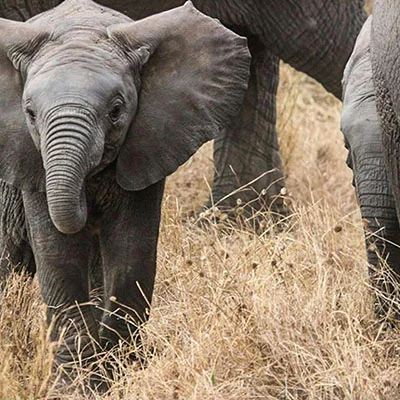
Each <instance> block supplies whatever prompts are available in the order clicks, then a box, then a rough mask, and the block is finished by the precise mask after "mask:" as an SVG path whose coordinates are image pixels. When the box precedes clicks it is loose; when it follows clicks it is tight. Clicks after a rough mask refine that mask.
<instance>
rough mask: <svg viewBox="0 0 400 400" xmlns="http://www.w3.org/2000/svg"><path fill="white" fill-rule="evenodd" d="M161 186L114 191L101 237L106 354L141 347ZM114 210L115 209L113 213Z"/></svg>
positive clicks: (153, 270)
mask: <svg viewBox="0 0 400 400" xmlns="http://www.w3.org/2000/svg"><path fill="white" fill-rule="evenodd" d="M163 191H164V180H163V181H160V182H158V183H156V184H154V185H152V186H150V187H148V188H146V189H144V190H141V191H138V192H127V191H123V190H122V189H120V188H117V184H116V183H115V192H118V194H117V198H116V199H114V201H113V205H111V207H110V208H109V209H108V210H107V211H106V212H105V214H104V216H103V219H104V221H105V222H104V224H103V227H102V230H101V233H100V246H101V252H102V259H103V270H104V281H105V312H104V316H103V320H102V326H101V328H100V340H101V343H102V345H103V346H104V347H105V348H112V347H113V346H115V345H117V344H118V343H119V342H122V343H124V342H128V343H132V341H134V342H139V341H140V340H139V339H140V338H139V336H138V331H137V329H138V327H139V326H140V325H141V324H142V323H143V322H145V321H146V320H147V319H148V316H149V307H150V302H151V298H152V294H153V286H154V279H155V273H156V252H157V240H158V231H159V224H160V214H161V200H162V195H163ZM115 204H119V206H118V207H115Z"/></svg>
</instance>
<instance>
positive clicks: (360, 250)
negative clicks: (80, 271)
mask: <svg viewBox="0 0 400 400" xmlns="http://www.w3.org/2000/svg"><path fill="white" fill-rule="evenodd" d="M281 76H282V80H281V85H280V93H279V113H278V114H279V131H280V137H281V148H282V154H283V157H284V164H285V168H286V173H287V176H288V179H287V186H288V192H289V194H290V195H289V200H290V202H291V207H292V210H293V214H292V215H291V217H290V218H289V219H288V221H287V227H286V228H285V229H284V230H283V231H281V230H278V229H276V227H275V226H274V225H273V224H272V225H268V229H267V230H266V231H265V233H263V234H261V235H256V234H254V233H252V231H251V230H249V229H247V227H246V226H245V225H243V226H240V225H239V226H237V227H236V228H235V229H229V230H225V229H221V226H220V225H218V224H211V226H210V227H209V228H208V229H207V230H202V229H200V228H199V227H198V226H196V225H195V224H194V223H193V222H191V221H188V220H185V221H184V216H185V215H186V212H187V211H190V210H191V209H193V208H197V207H200V206H201V204H202V203H203V201H204V200H205V198H206V197H207V185H209V183H208V184H207V183H206V182H207V181H208V182H210V179H211V176H212V168H213V167H212V162H211V147H210V146H209V145H207V146H205V147H204V148H203V149H202V150H201V151H200V152H199V153H198V154H197V155H196V156H195V157H194V158H193V159H192V160H190V161H189V162H188V163H187V164H186V165H185V166H184V167H183V168H181V169H180V170H179V171H178V173H177V174H175V175H174V176H173V177H172V178H171V179H169V182H168V186H167V193H166V197H165V200H164V208H163V221H162V229H161V238H160V246H159V254H158V276H157V283H156V288H155V296H154V301H153V307H152V312H151V318H150V321H149V323H148V324H147V325H146V326H145V327H144V329H143V337H144V346H145V348H146V349H147V354H148V360H147V367H146V368H141V367H140V365H122V364H121V365H120V369H119V372H118V375H117V377H116V381H115V383H114V385H113V387H112V389H111V390H112V391H111V393H110V394H109V395H108V396H103V398H104V399H126V400H128V399H129V400H130V399H140V400H147V399H152V400H153V399H157V400H163V399H171V400H177V399H185V400H189V399H193V400H194V399H199V400H200V399H201V400H203V399H207V400H208V399H221V400H237V399H249V400H250V399H271V400H272V399H282V400H283V399H288V400H289V399H315V400H317V399H318V400H323V399H326V400H328V399H329V400H333V399H338V400H339V399H349V400H350V399H356V400H358V399H360V400H369V399H371V400H372V399H388V400H389V399H390V400H391V399H397V398H400V358H399V355H400V347H399V339H400V336H399V333H398V331H397V330H388V329H385V327H384V326H383V325H380V324H379V323H378V322H377V321H376V319H375V318H374V315H373V312H372V299H371V290H370V288H369V282H368V276H367V263H366V261H365V251H364V245H363V237H362V236H363V235H362V224H361V221H360V216H359V212H358V209H357V205H356V202H355V198H354V193H353V188H352V186H351V173H350V171H349V170H348V169H347V167H346V166H345V158H346V151H345V149H344V146H343V139H342V136H341V133H340V132H339V129H338V127H339V113H340V104H339V103H338V102H337V101H336V100H335V99H333V98H332V97H331V96H330V95H328V94H326V93H325V92H324V91H323V90H322V89H321V88H320V87H319V86H318V85H317V84H316V83H315V82H313V81H312V80H311V79H309V78H307V77H305V76H304V75H301V74H299V73H297V72H295V71H293V70H292V69H290V68H289V67H287V66H283V67H282V70H281ZM183 221H184V222H183ZM1 307H2V312H1V314H0V398H1V399H5V400H13V399H50V398H56V397H57V396H58V398H61V399H77V398H85V396H84V395H82V394H79V395H78V394H76V393H75V394H67V392H66V390H65V389H57V384H56V383H55V382H54V377H52V375H51V349H52V345H51V344H50V342H49V339H48V334H47V328H46V326H45V323H44V307H43V304H42V303H41V300H40V295H39V290H38V286H37V282H36V281H33V282H29V281H28V280H26V279H23V278H21V277H18V276H13V277H12V278H11V279H10V282H9V284H8V286H7V290H6V292H5V293H4V294H3V295H2V298H1ZM70 391H71V392H72V391H73V388H70ZM95 398H96V396H95ZM97 398H100V397H99V396H97Z"/></svg>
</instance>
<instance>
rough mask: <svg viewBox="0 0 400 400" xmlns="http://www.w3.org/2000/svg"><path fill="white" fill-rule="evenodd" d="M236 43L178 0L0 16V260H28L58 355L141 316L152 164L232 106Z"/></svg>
mask: <svg viewBox="0 0 400 400" xmlns="http://www.w3.org/2000/svg"><path fill="white" fill-rule="evenodd" d="M246 43H247V41H246V39H245V38H242V37H240V36H238V35H236V34H234V33H233V32H231V31H229V30H228V29H226V28H225V27H223V26H222V25H221V24H220V23H219V22H218V21H216V20H214V19H212V18H210V17H207V16H205V15H204V14H202V13H200V12H199V11H197V10H196V9H195V8H194V7H193V5H192V4H191V3H189V2H188V3H187V4H185V5H184V6H182V7H179V8H176V9H173V10H171V11H167V12H165V13H162V14H157V15H154V16H152V17H149V18H146V19H143V20H141V21H138V22H133V21H132V20H131V19H130V18H128V17H126V16H125V15H123V14H119V13H118V12H115V11H113V10H110V9H107V8H105V7H103V6H99V5H97V4H95V3H93V2H91V1H90V0H68V1H65V2H64V3H63V4H61V5H60V6H58V7H57V8H55V9H53V10H50V11H48V12H46V13H43V14H40V15H38V16H36V17H34V18H33V19H30V20H29V21H28V22H26V23H22V22H14V21H10V20H6V19H0V177H1V179H2V181H1V197H0V198H1V202H2V204H1V206H2V207H1V243H0V244H1V251H2V253H3V254H4V255H5V256H6V257H4V258H3V259H2V261H1V265H0V273H1V278H2V279H4V278H5V277H6V275H7V274H8V272H9V267H8V260H10V261H11V263H12V264H14V265H18V264H19V265H23V264H25V265H27V266H28V270H29V271H30V272H31V273H34V272H35V270H36V269H37V273H38V278H39V284H40V289H41V292H42V295H43V298H44V301H45V302H46V304H47V306H48V319H49V321H50V320H52V319H53V318H55V324H54V329H53V336H52V338H53V339H54V340H56V339H57V338H58V337H59V333H60V329H61V328H66V333H65V344H64V345H62V346H60V347H59V349H58V351H57V354H56V362H57V364H64V365H67V363H68V362H70V361H72V360H74V359H75V357H76V356H77V354H78V353H80V356H81V357H83V359H84V360H85V359H88V358H89V357H90V356H92V355H93V352H94V351H95V346H92V345H91V344H90V343H91V341H90V336H91V337H92V338H94V339H95V341H97V342H98V343H99V344H100V346H101V347H102V348H109V347H112V346H114V345H116V344H118V341H119V340H120V339H122V340H127V341H129V340H130V338H131V334H132V333H134V332H135V326H137V325H138V324H140V323H141V322H142V321H144V320H146V319H147V317H148V310H147V308H148V304H149V303H150V301H151V297H152V291H153V284H154V277H155V267H156V248H157V238H158V230H159V222H160V208H161V199H162V194H163V188H164V178H165V176H167V175H169V174H170V173H172V172H173V171H174V170H175V169H176V168H177V167H178V166H179V165H181V164H182V163H183V162H185V161H186V160H187V159H188V158H189V157H190V156H191V155H192V154H193V153H194V152H195V151H196V150H197V148H198V147H200V146H201V145H202V144H203V143H204V142H206V141H208V140H210V139H212V138H214V137H215V135H216V134H218V132H219V130H220V129H222V127H225V126H229V124H230V121H231V120H232V119H233V117H234V116H236V115H237V113H238V112H239V110H240V106H241V104H242V102H243V98H244V95H245V92H246V89H247V82H248V77H249V67H250V54H249V51H248V48H247V45H246ZM32 253H33V255H34V256H33V257H32ZM91 290H94V291H95V292H100V293H101V292H104V296H103V297H102V304H101V307H102V308H104V309H105V311H104V312H98V309H97V310H96V308H95V307H94V306H93V304H89V300H90V295H89V293H90V291H91ZM77 304H79V305H80V307H79V308H78V307H77ZM126 317H129V318H130V321H129V320H128V322H127V319H126ZM78 338H79V341H78ZM78 346H80V349H78Z"/></svg>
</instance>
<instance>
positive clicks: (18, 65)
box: [0, 18, 47, 190]
mask: <svg viewBox="0 0 400 400" xmlns="http://www.w3.org/2000/svg"><path fill="white" fill-rule="evenodd" d="M46 37H47V35H46V34H44V33H43V32H41V31H39V30H38V29H36V28H34V27H32V26H31V25H29V24H26V23H23V22H16V21H10V20H6V19H2V18H0V179H2V180H4V181H6V182H7V183H9V184H11V185H13V186H15V187H17V188H19V189H22V190H43V189H44V169H43V167H42V161H41V158H40V154H39V152H38V151H37V150H36V148H35V146H34V143H33V140H32V138H31V136H30V134H29V131H28V127H27V125H26V122H25V116H24V114H23V111H22V92H23V85H22V77H21V73H20V71H18V69H24V68H25V67H26V62H27V59H28V58H29V57H30V54H31V52H32V51H34V49H35V48H37V46H39V45H40V43H41V42H42V41H43V40H45V38H46Z"/></svg>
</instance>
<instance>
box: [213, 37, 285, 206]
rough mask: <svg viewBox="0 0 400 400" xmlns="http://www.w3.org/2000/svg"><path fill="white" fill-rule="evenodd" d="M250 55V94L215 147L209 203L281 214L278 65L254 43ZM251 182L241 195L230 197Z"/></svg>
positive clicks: (263, 49) (251, 42) (259, 45)
mask: <svg viewBox="0 0 400 400" xmlns="http://www.w3.org/2000/svg"><path fill="white" fill-rule="evenodd" d="M249 48H250V51H251V55H252V62H251V76H250V81H249V89H248V91H247V94H246V96H245V100H244V104H243V107H242V111H241V113H240V116H239V118H238V121H237V123H236V124H235V126H234V127H232V128H229V129H226V130H225V131H224V133H223V134H222V135H221V136H220V137H219V138H218V139H216V140H215V142H214V160H215V168H216V172H215V177H214V185H213V190H212V195H213V202H214V204H215V203H217V204H218V202H219V201H220V200H221V199H223V198H225V197H226V200H224V201H222V202H221V204H220V205H221V206H225V207H228V208H232V207H234V206H235V204H236V202H237V199H239V198H240V199H241V200H242V202H243V204H250V205H251V206H252V207H253V208H255V209H266V207H270V209H271V210H272V211H274V212H276V213H278V214H282V213H284V207H283V201H282V198H281V197H279V194H280V191H281V188H282V187H283V186H284V184H285V181H284V177H283V171H282V162H281V158H280V154H279V145H278V137H277V131H276V92H277V88H278V82H279V60H278V59H277V58H276V57H275V56H274V55H272V54H270V53H269V52H268V51H267V50H266V49H265V48H264V46H263V45H262V44H261V43H260V42H259V41H258V40H257V39H256V38H250V39H249ZM249 182H253V183H252V184H251V185H248V186H247V187H246V188H245V189H244V190H242V191H240V192H238V193H235V194H231V195H230V193H232V192H234V191H235V190H236V189H238V188H239V187H242V186H244V185H246V184H248V183H249Z"/></svg>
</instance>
